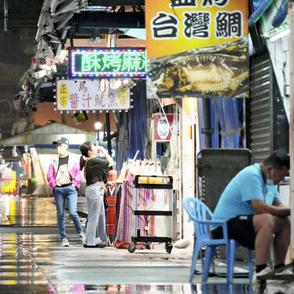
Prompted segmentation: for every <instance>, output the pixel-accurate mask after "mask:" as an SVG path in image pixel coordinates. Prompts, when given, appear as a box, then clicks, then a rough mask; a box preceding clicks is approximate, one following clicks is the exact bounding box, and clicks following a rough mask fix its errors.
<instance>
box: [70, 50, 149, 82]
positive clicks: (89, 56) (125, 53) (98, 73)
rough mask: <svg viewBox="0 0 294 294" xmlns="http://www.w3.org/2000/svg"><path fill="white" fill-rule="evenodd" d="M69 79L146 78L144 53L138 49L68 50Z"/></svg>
mask: <svg viewBox="0 0 294 294" xmlns="http://www.w3.org/2000/svg"><path fill="white" fill-rule="evenodd" d="M69 76H70V77H71V78H93V77H101V78H116V77H134V78H145V77H146V52H145V49H140V48H70V49H69Z"/></svg>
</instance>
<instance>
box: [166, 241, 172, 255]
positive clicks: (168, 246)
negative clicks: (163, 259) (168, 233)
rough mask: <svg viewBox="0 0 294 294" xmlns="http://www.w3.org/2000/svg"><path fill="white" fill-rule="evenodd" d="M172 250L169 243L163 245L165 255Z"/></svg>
mask: <svg viewBox="0 0 294 294" xmlns="http://www.w3.org/2000/svg"><path fill="white" fill-rule="evenodd" d="M172 249H173V245H172V244H171V243H166V244H165V251H166V253H168V254H170V253H171V251H172Z"/></svg>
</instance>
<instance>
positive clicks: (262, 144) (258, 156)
mask: <svg viewBox="0 0 294 294" xmlns="http://www.w3.org/2000/svg"><path fill="white" fill-rule="evenodd" d="M272 76H273V73H272V66H271V61H270V59H269V56H268V55H267V54H263V55H261V56H259V57H253V58H252V60H251V65H250V99H249V101H248V103H247V110H248V112H247V114H248V120H247V126H248V132H247V135H248V139H249V140H248V141H249V148H250V149H251V151H252V154H253V157H254V160H255V162H261V161H262V160H263V159H264V158H266V157H267V156H268V155H269V154H270V153H271V152H272V150H273V134H272V133H273V115H272V114H273V109H272V104H273V103H272V97H273V79H272Z"/></svg>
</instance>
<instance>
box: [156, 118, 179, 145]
mask: <svg viewBox="0 0 294 294" xmlns="http://www.w3.org/2000/svg"><path fill="white" fill-rule="evenodd" d="M174 117H175V116H174V114H166V116H165V115H164V114H162V113H156V114H154V115H153V118H154V141H155V142H167V141H169V140H170V138H171V135H172V132H171V128H172V127H173V122H174Z"/></svg>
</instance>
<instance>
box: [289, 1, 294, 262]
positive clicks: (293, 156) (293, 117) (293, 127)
mask: <svg viewBox="0 0 294 294" xmlns="http://www.w3.org/2000/svg"><path fill="white" fill-rule="evenodd" d="M288 17H289V29H290V35H289V60H290V63H289V69H290V134H289V141H290V146H289V154H290V195H289V199H290V207H291V212H292V213H291V253H292V260H293V257H294V36H293V34H294V0H290V1H289V6H288Z"/></svg>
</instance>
